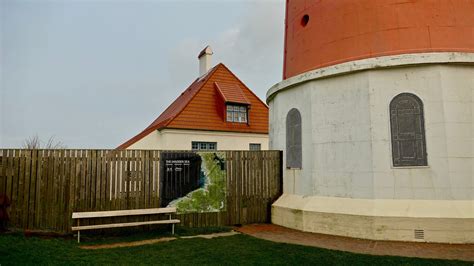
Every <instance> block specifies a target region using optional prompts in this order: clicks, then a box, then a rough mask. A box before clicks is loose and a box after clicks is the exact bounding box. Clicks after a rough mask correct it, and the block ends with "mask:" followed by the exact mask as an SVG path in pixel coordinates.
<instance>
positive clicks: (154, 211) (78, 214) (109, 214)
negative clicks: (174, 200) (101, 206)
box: [72, 207, 176, 219]
mask: <svg viewBox="0 0 474 266" xmlns="http://www.w3.org/2000/svg"><path fill="white" fill-rule="evenodd" d="M175 212H176V208H174V207H169V208H154V209H137V210H121V211H98V212H74V213H73V214H72V219H80V218H101V217H116V216H131V215H147V214H163V213H175Z"/></svg>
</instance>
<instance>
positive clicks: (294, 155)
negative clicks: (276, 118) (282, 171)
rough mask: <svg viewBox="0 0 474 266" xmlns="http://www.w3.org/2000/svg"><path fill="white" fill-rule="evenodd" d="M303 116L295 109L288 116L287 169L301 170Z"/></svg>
mask: <svg viewBox="0 0 474 266" xmlns="http://www.w3.org/2000/svg"><path fill="white" fill-rule="evenodd" d="M301 160H302V148H301V115H300V112H299V111H298V110H297V109H295V108H293V109H291V110H290V111H289V112H288V115H287V116H286V168H301V166H302V162H301Z"/></svg>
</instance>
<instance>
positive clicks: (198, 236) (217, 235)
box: [180, 231, 240, 239]
mask: <svg viewBox="0 0 474 266" xmlns="http://www.w3.org/2000/svg"><path fill="white" fill-rule="evenodd" d="M238 234H240V233H239V232H235V231H231V232H225V233H214V234H206V235H195V236H182V237H180V238H184V239H188V238H206V239H211V238H215V237H223V236H233V235H238Z"/></svg>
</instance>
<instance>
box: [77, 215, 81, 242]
mask: <svg viewBox="0 0 474 266" xmlns="http://www.w3.org/2000/svg"><path fill="white" fill-rule="evenodd" d="M79 225H80V223H79V219H77V226H79ZM80 242H81V231H80V230H77V243H80Z"/></svg>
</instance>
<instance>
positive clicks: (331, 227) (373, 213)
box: [272, 194, 474, 243]
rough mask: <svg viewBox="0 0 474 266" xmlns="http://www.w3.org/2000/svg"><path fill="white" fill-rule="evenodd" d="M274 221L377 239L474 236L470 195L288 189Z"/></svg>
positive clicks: (448, 239) (276, 206)
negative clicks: (327, 193) (349, 194)
mask: <svg viewBox="0 0 474 266" xmlns="http://www.w3.org/2000/svg"><path fill="white" fill-rule="evenodd" d="M272 223H274V224H278V225H281V226H285V227H289V228H293V229H298V230H301V231H306V232H314V233H321V234H331V235H340V236H348V237H356V238H365V239H374V240H398V241H426V242H443V243H473V242H474V209H473V204H472V201H469V200H389V199H351V198H336V197H320V196H308V197H303V196H298V195H291V194H284V195H283V196H281V197H280V198H279V199H278V200H277V201H276V202H275V203H274V204H273V206H272Z"/></svg>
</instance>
